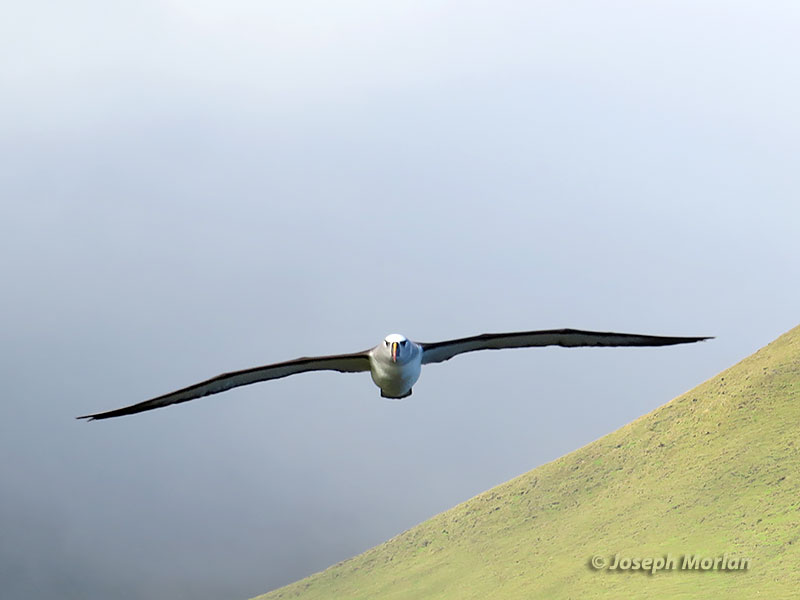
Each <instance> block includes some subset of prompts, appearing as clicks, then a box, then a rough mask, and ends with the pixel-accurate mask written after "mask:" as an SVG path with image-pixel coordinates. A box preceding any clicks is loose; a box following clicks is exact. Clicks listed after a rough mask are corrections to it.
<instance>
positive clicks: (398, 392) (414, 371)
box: [371, 360, 422, 398]
mask: <svg viewBox="0 0 800 600" xmlns="http://www.w3.org/2000/svg"><path fill="white" fill-rule="evenodd" d="M421 370H422V362H421V360H411V361H409V362H407V363H404V364H399V363H394V362H388V363H387V362H384V361H382V360H373V362H372V369H371V373H372V381H374V382H375V385H377V386H378V387H379V388H381V391H382V392H383V393H384V394H385V395H386V396H389V397H398V398H399V397H401V396H405V395H407V394H408V392H409V391H410V390H411V388H412V387H413V385H414V384H415V383H416V382H417V379H419V374H420V371H421Z"/></svg>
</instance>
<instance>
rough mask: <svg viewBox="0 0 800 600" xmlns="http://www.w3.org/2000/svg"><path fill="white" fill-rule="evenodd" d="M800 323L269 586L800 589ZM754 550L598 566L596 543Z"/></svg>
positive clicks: (655, 591)
mask: <svg viewBox="0 0 800 600" xmlns="http://www.w3.org/2000/svg"><path fill="white" fill-rule="evenodd" d="M798 423H800V327H797V328H795V329H793V330H792V331H790V332H789V333H787V334H785V335H783V336H782V337H780V338H778V339H777V340H776V341H774V342H773V343H771V344H770V345H768V346H766V347H765V348H762V349H761V350H760V351H758V352H757V353H756V354H754V355H753V356H750V357H749V358H746V359H745V360H743V361H742V362H740V363H739V364H737V365H735V366H734V367H732V368H730V369H728V370H727V371H724V372H723V373H720V374H719V375H718V376H716V377H714V378H713V379H710V380H709V381H706V382H705V383H703V384H701V385H700V386H698V387H697V388H695V389H693V390H691V391H690V392H687V393H686V394H684V395H682V396H680V397H678V398H676V399H675V400H673V401H671V402H669V403H668V404H665V405H664V406H662V407H660V408H658V409H656V410H654V411H653V412H651V413H650V414H648V415H645V416H643V417H641V418H639V419H638V420H636V421H634V422H633V423H630V424H628V425H626V426H625V427H623V428H622V429H620V430H618V431H615V432H614V433H611V434H609V435H607V436H605V437H604V438H601V439H599V440H597V441H595V442H593V443H591V444H589V445H587V446H585V447H583V448H581V449H579V450H577V451H575V452H572V453H571V454H568V455H567V456H564V457H562V458H559V459H558V460H555V461H553V462H551V463H549V464H546V465H543V466H541V467H539V468H537V469H534V470H533V471H530V472H529V473H526V474H524V475H522V476H520V477H517V478H516V479H513V480H511V481H509V482H507V483H504V484H502V485H500V486H497V487H496V488H494V489H491V490H489V491H487V492H485V493H483V494H481V495H479V496H476V497H475V498H472V499H471V500H469V501H467V502H464V503H463V504H460V505H458V506H456V507H455V508H453V509H451V510H448V511H447V512H444V513H442V514H440V515H437V516H435V517H433V518H432V519H430V520H428V521H425V522H424V523H422V524H420V525H418V526H416V527H414V528H413V529H411V530H409V531H406V532H405V533H402V534H401V535H398V536H397V537H395V538H393V539H391V540H389V541H388V542H386V543H384V544H382V545H380V546H377V547H375V548H373V549H372V550H369V551H367V552H365V553H364V554H361V555H360V556H357V557H355V558H352V559H350V560H347V561H345V562H342V563H340V564H337V565H335V566H333V567H331V568H329V569H327V570H326V571H324V572H321V573H317V574H315V575H312V576H311V577H308V578H306V579H303V580H302V581H299V582H297V583H294V584H292V585H289V586H287V587H284V588H281V589H279V590H275V591H273V592H271V593H269V594H267V595H265V596H260V597H259V598H260V600H267V599H277V598H282V599H295V598H301V599H304V600H305V599H308V600H311V599H316V598H325V599H332V598H336V599H339V598H341V599H345V598H346V599H359V598H385V599H387V600H389V599H392V600H394V599H400V598H403V599H406V598H408V599H411V598H426V599H429V598H453V599H455V598H458V599H467V598H476V599H477V598H480V599H485V598H520V599H522V598H524V599H525V600H530V599H532V598H547V599H551V598H553V599H559V598H564V599H567V598H575V599H578V598H581V599H582V598H608V599H615V600H616V599H619V598H637V599H642V598H653V599H656V598H658V599H663V598H748V599H749V598H754V597H769V598H797V597H800V452H799V451H798V450H799V449H800V436H799V435H798V432H799V431H800V429H799V428H798ZM616 553H620V554H621V555H623V556H628V557H648V556H650V557H659V556H661V557H663V556H664V555H665V554H667V553H670V554H672V555H673V556H674V557H678V566H680V564H681V560H680V557H682V556H683V555H685V554H695V553H696V554H699V555H702V556H708V557H716V556H721V555H723V554H724V553H727V554H728V555H730V556H732V557H733V556H736V557H747V558H750V559H751V561H752V562H751V564H750V568H749V569H748V570H744V571H741V570H740V571H721V570H716V571H714V570H709V571H694V570H692V571H689V570H680V569H675V570H669V571H662V572H659V573H656V574H648V573H645V572H642V571H635V572H634V571H630V570H629V571H625V572H621V571H619V570H617V571H610V570H607V569H603V570H594V569H592V568H591V567H590V565H589V562H590V559H591V557H592V556H593V555H600V556H602V557H603V558H605V559H606V560H610V559H611V557H612V556H613V555H614V554H616Z"/></svg>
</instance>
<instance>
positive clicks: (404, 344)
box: [383, 333, 409, 362]
mask: <svg viewBox="0 0 800 600" xmlns="http://www.w3.org/2000/svg"><path fill="white" fill-rule="evenodd" d="M383 345H384V346H385V347H386V349H387V350H388V351H389V353H390V354H391V355H392V362H397V357H398V356H400V357H402V356H403V354H404V353H405V352H406V350H407V348H408V346H409V344H408V340H407V339H406V336H404V335H400V334H399V333H390V334H389V335H387V336H386V337H385V338H383Z"/></svg>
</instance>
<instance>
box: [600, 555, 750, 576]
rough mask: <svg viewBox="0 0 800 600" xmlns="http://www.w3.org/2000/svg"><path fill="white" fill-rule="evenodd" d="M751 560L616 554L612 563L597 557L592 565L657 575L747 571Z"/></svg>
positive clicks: (720, 557)
mask: <svg viewBox="0 0 800 600" xmlns="http://www.w3.org/2000/svg"><path fill="white" fill-rule="evenodd" d="M750 562H751V561H750V559H749V558H742V557H738V556H729V555H728V554H727V553H726V554H722V555H720V556H702V555H700V554H684V555H682V556H673V555H671V554H665V555H663V556H646V557H645V556H621V555H620V554H615V555H614V556H613V557H612V558H611V560H610V561H607V560H606V559H605V558H604V557H602V556H600V555H596V556H593V557H592V560H591V563H590V564H591V565H592V567H593V568H594V569H596V570H601V569H606V570H608V571H645V572H650V573H651V574H655V573H657V572H659V571H746V570H748V569H749V568H750Z"/></svg>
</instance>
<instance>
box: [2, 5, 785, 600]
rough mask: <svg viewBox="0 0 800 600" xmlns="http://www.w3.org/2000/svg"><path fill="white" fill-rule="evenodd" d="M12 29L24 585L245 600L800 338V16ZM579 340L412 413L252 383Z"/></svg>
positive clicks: (565, 14)
mask: <svg viewBox="0 0 800 600" xmlns="http://www.w3.org/2000/svg"><path fill="white" fill-rule="evenodd" d="M4 12H5V14H4V18H3V19H2V20H0V89H2V102H1V103H0V107H2V110H0V197H1V198H2V203H0V277H2V281H3V288H2V294H0V310H1V311H2V313H0V314H2V315H3V325H2V328H1V329H0V331H1V332H2V340H3V345H2V347H3V349H4V350H3V351H2V361H0V374H2V376H3V380H4V382H5V386H4V389H5V391H4V393H3V408H4V412H5V414H4V417H3V418H2V419H1V420H0V481H2V488H1V489H0V493H1V494H2V501H0V531H2V535H0V589H2V591H3V598H10V599H17V598H25V599H31V598H44V597H60V598H67V599H68V598H76V599H78V598H79V599H94V598H108V597H113V598H119V599H123V600H127V599H129V598H130V599H144V598H155V597H164V598H166V597H171V598H188V597H192V598H196V599H200V600H205V599H209V600H210V599H212V598H214V599H218V598H247V597H250V596H253V595H256V594H258V593H261V592H265V591H267V590H269V589H271V588H274V587H277V586H279V585H282V584H285V583H289V582H290V581H293V580H295V579H297V578H300V577H302V576H304V575H307V574H309V573H311V572H314V571H316V570H319V569H322V568H324V567H326V566H328V565H330V564H332V563H334V562H337V561H339V560H343V559H345V558H347V557H349V556H351V555H353V554H355V553H358V552H360V551H362V550H365V549H367V548H369V547H371V546H373V545H374V544H377V543H379V542H381V541H384V540H385V539H388V538H389V537H391V536H393V535H395V534H397V533H399V532H400V531H402V530H404V529H407V528H408V527H410V526H412V525H414V524H416V523H418V522H420V521H422V520H424V519H426V518H428V517H430V516H431V515H433V514H435V513H437V512H440V511H442V510H445V509H447V508H449V507H451V506H452V505H454V504H456V503H458V502H460V501H463V500H466V499H467V498H469V497H471V496H472V495H474V494H476V493H478V492H481V491H483V490H484V489H487V488H489V487H491V486H493V485H495V484H497V483H500V482H502V481H504V480H506V479H509V478H511V477H513V476H515V475H518V474H520V473H522V472H525V471H527V470H529V469H531V468H534V467H536V466H538V465H540V464H542V463H543V462H546V461H548V460H551V459H553V458H556V457H558V456H560V455H562V454H564V453H566V452H569V451H570V450H573V449H575V448H577V447H579V446H581V445H583V444H585V443H587V442H589V441H591V440H593V439H596V438H597V437H600V436H602V435H603V434H605V433H607V432H609V431H612V430H614V429H616V428H618V427H620V426H622V425H624V424H625V423H627V422H629V421H630V420H632V419H634V418H636V417H638V416H639V415H641V414H643V413H646V412H648V411H650V410H652V409H653V408H655V407H656V406H658V405H660V404H663V403H664V402H666V401H668V400H669V399H671V398H672V397H674V396H675V395H677V394H679V393H681V392H683V391H685V390H687V389H689V388H691V387H693V386H694V385H696V384H698V383H700V382H701V381H703V380H704V379H706V378H708V377H710V376H712V375H714V374H715V373H716V372H718V371H719V370H721V369H723V368H725V367H727V366H729V365H730V364H732V363H734V362H735V361H737V360H739V359H740V358H742V357H744V356H746V355H748V354H750V353H751V352H753V351H755V350H756V349H757V348H759V347H760V346H762V345H764V344H765V343H767V342H769V341H770V340H772V339H773V338H774V337H776V336H777V335H779V334H780V333H782V332H783V331H785V330H787V329H789V328H790V327H793V326H794V325H796V324H797V323H798V321H800V319H798V312H797V306H798V305H800V278H799V277H798V257H799V256H800V236H798V229H799V226H800V205H799V204H798V201H797V198H798V195H800V171H798V169H797V158H798V155H800V153H799V151H800V148H799V147H798V146H799V145H800V144H799V143H798V140H800V116H798V111H797V106H800V85H799V84H798V79H797V75H796V72H797V65H796V63H797V56H800V41H799V40H798V36H797V31H798V28H799V26H800V9H799V8H797V5H796V4H795V3H792V2H773V3H769V4H764V3H760V4H756V3H750V2H729V1H726V2H702V1H701V2H697V1H694V2H674V1H670V2H648V3H640V2H600V3H598V2H568V3H566V2H527V3H523V2H497V1H494V2H381V3H376V2H363V1H350V2H337V3H330V2H304V3H299V2H266V3H265V2H225V3H223V2H216V1H206V2H196V1H193V2H188V1H186V2H183V1H172V2H130V3H127V4H126V3H121V2H117V3H113V4H108V3H102V2H73V3H70V4H69V6H67V5H59V4H56V3H52V4H51V3H45V2H37V1H32V2H27V3H24V4H21V3H17V4H16V5H13V6H11V5H9V6H8V7H7V8H6V10H5V11H4ZM554 327H579V328H586V329H600V330H619V331H631V332H641V333H654V334H667V335H716V336H717V339H716V340H714V341H712V342H708V343H705V344H698V345H694V346H686V347H681V346H679V347H674V348H653V349H602V350H600V349H583V350H575V349H571V350H565V349H537V350H527V351H506V352H496V353H479V354H474V355H467V356H463V357H459V358H457V359H454V360H452V361H450V362H448V363H446V364H442V365H432V366H430V367H427V368H426V369H425V371H424V372H423V375H422V378H421V379H420V381H419V382H418V383H417V385H416V387H415V389H414V395H413V396H412V397H411V398H409V399H408V400H406V401H403V402H386V401H383V400H381V399H380V398H379V392H378V390H377V388H375V387H374V386H373V384H372V382H371V381H370V380H369V376H368V375H338V374H333V373H318V374H309V375H305V376H298V377H292V378H288V379H285V380H280V381H275V382H270V383H267V384H262V385H257V386H252V387H248V388H242V389H238V390H234V391H232V392H229V393H227V394H224V395H220V396H215V397H211V398H206V399H202V400H198V401H195V402H192V403H189V404H185V405H181V406H176V407H172V408H168V409H164V410H158V411H153V412H151V413H146V414H142V415H136V416H132V417H128V418H124V419H120V420H113V421H104V422H97V423H90V424H87V423H84V422H78V421H75V420H74V417H75V416H76V415H79V414H85V413H87V412H93V411H100V410H106V409H111V408H116V407H119V406H122V405H125V404H129V403H132V402H136V401H139V400H143V399H146V398H149V397H152V396H154V395H158V394H161V393H164V392H167V391H171V390H173V389H175V388H178V387H182V386H184V385H187V384H190V383H193V382H195V381H197V380H200V379H204V378H206V377H209V376H211V375H215V374H217V373H219V372H222V371H227V370H232V369H238V368H244V367H248V366H254V365H258V364H264V363H268V362H273V361H278V360H284V359H289V358H293V357H296V356H300V355H307V354H324V353H336V352H348V351H356V350H361V349H364V348H367V347H370V346H372V345H373V344H375V343H377V342H378V341H379V340H380V339H381V338H382V337H383V336H384V335H385V334H387V333H389V332H393V331H398V332H401V333H404V334H406V335H407V336H409V337H410V338H412V339H416V340H421V341H433V340H437V339H444V338H450V337H460V336H464V335H470V334H475V333H481V332H485V331H505V330H517V329H537V328H554Z"/></svg>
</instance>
